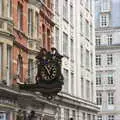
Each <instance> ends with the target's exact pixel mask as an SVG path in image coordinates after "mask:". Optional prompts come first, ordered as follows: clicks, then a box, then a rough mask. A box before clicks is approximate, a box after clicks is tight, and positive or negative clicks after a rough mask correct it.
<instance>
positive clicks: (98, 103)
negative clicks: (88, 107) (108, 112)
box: [96, 91, 102, 105]
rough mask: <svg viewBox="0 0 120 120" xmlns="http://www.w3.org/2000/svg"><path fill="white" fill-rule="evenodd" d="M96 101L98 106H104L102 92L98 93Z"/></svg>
mask: <svg viewBox="0 0 120 120" xmlns="http://www.w3.org/2000/svg"><path fill="white" fill-rule="evenodd" d="M96 99H97V100H96V102H97V105H102V93H101V92H100V91H97V92H96Z"/></svg>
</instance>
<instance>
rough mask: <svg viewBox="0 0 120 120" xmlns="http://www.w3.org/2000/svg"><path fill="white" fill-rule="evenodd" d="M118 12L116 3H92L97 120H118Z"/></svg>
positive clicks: (106, 0)
mask: <svg viewBox="0 0 120 120" xmlns="http://www.w3.org/2000/svg"><path fill="white" fill-rule="evenodd" d="M119 10H120V1H119V0H95V11H96V12H95V16H96V19H95V20H96V88H97V91H96V95H97V96H96V97H97V98H96V100H97V104H98V106H99V107H100V112H99V114H98V120H119V119H120V99H119V96H120V85H119V78H120V72H119V71H120V62H119V61H120V41H119V37H120V22H119V18H120V14H119Z"/></svg>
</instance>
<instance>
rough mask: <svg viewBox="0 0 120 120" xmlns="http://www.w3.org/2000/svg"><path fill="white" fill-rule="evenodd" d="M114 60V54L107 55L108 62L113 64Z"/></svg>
mask: <svg viewBox="0 0 120 120" xmlns="http://www.w3.org/2000/svg"><path fill="white" fill-rule="evenodd" d="M112 62H113V58H112V54H108V55H107V64H108V65H112Z"/></svg>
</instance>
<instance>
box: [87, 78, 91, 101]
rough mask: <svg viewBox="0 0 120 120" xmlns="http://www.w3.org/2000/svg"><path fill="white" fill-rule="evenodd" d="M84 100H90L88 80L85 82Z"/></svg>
mask: <svg viewBox="0 0 120 120" xmlns="http://www.w3.org/2000/svg"><path fill="white" fill-rule="evenodd" d="M86 98H87V100H89V99H90V82H89V81H88V80H87V81H86Z"/></svg>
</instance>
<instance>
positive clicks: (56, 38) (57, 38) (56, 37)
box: [55, 27, 59, 49]
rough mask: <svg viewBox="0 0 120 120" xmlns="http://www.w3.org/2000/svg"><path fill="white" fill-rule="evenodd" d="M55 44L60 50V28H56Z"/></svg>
mask: <svg viewBox="0 0 120 120" xmlns="http://www.w3.org/2000/svg"><path fill="white" fill-rule="evenodd" d="M55 44H56V48H57V49H59V28H57V27H56V28H55Z"/></svg>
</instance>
